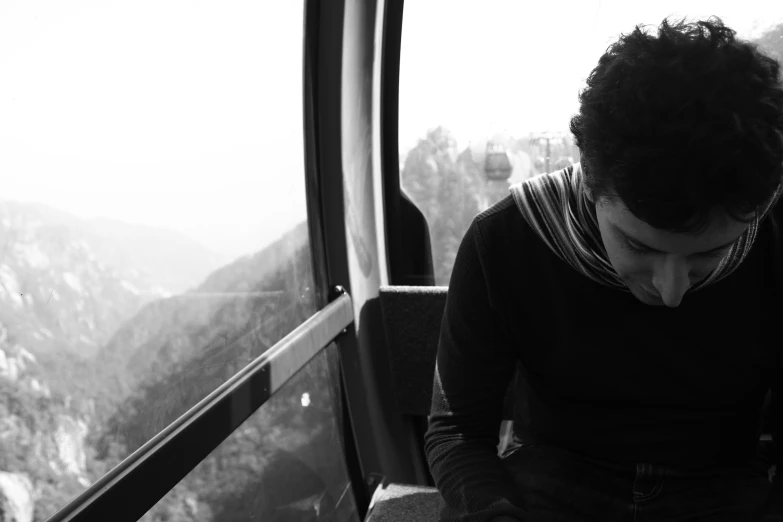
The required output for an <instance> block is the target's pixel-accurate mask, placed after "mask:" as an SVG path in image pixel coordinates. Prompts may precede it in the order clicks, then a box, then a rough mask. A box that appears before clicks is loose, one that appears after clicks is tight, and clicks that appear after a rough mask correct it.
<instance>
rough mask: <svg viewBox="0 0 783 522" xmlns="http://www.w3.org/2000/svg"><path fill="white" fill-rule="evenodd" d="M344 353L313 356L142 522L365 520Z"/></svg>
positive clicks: (333, 351) (333, 350) (331, 349)
mask: <svg viewBox="0 0 783 522" xmlns="http://www.w3.org/2000/svg"><path fill="white" fill-rule="evenodd" d="M336 351H337V346H336V345H334V344H332V345H331V346H330V347H328V348H327V349H326V350H324V351H323V352H321V353H319V354H318V355H317V356H316V357H315V358H313V359H312V360H311V361H310V362H309V363H308V364H307V366H305V367H304V368H302V369H301V370H300V371H299V372H298V373H297V374H296V375H294V376H293V377H292V378H291V380H290V381H288V383H286V385H285V386H284V387H283V388H282V389H280V390H279V391H277V392H276V393H275V395H273V396H272V398H271V399H269V400H268V401H267V402H266V403H265V404H264V405H263V406H262V407H261V408H259V409H258V411H256V412H255V413H254V414H253V415H252V416H251V417H250V418H248V419H247V420H246V421H245V422H244V423H243V424H242V425H241V426H240V427H239V428H237V429H236V430H235V431H234V433H232V434H231V436H229V438H228V439H226V440H225V441H224V442H223V443H222V444H221V445H220V446H218V447H217V448H216V449H215V450H214V451H213V452H212V453H211V454H210V455H209V456H208V457H207V458H206V459H204V460H203V461H201V463H200V464H199V465H198V466H196V468H195V469H194V470H193V471H191V472H190V473H189V474H188V475H187V476H186V477H185V478H184V479H183V480H182V481H180V483H179V484H177V486H175V487H174V488H173V489H172V490H171V491H170V492H169V493H168V494H167V495H166V496H165V497H163V498H162V499H161V500H160V501H159V502H158V503H157V504H156V505H155V506H154V507H153V508H152V509H150V510H149V511H148V512H147V513H146V514H145V515H144V517H142V518H141V519H140V522H162V521H168V522H192V521H194V520H197V521H200V522H203V521H235V522H239V521H242V520H270V521H274V520H279V521H285V520H312V521H314V522H315V521H325V520H329V521H334V522H359V518H358V515H357V510H356V503H355V501H354V498H353V493H352V491H351V488H350V486H351V483H350V480H349V478H348V472H347V470H346V467H345V463H344V460H343V450H342V445H341V444H342V442H341V441H342V436H341V423H340V421H339V418H340V415H341V405H340V388H339V384H338V383H339V374H338V370H339V368H338V362H337V357H336V355H337V353H336Z"/></svg>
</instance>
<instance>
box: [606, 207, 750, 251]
mask: <svg viewBox="0 0 783 522" xmlns="http://www.w3.org/2000/svg"><path fill="white" fill-rule="evenodd" d="M604 209H605V211H606V212H607V218H608V221H609V223H610V225H611V226H612V228H613V229H614V231H615V232H616V233H619V234H621V235H623V236H625V237H627V238H628V239H630V240H632V241H634V242H636V243H638V244H640V245H641V246H645V247H648V248H650V249H653V250H658V251H661V252H667V253H669V252H671V253H683V254H687V255H692V254H698V253H706V252H710V251H715V250H718V249H720V248H724V247H726V246H728V245H730V244H731V243H733V242H734V241H736V240H737V238H739V236H741V235H742V234H743V233H744V232H745V230H746V229H747V228H748V224H747V223H742V222H739V221H736V220H733V219H731V218H730V217H729V216H728V215H726V214H725V213H721V212H715V213H714V214H713V215H712V216H711V217H710V219H709V221H708V223H707V225H706V226H705V227H704V228H703V229H702V230H700V231H699V232H698V233H675V232H669V231H666V230H660V229H657V228H653V227H652V226H650V225H648V224H647V223H645V222H644V221H642V220H641V219H639V218H638V217H636V216H634V215H633V213H632V212H631V211H630V210H628V208H627V207H626V206H625V205H624V204H623V203H622V202H621V201H620V202H613V203H611V204H609V205H606V206H604Z"/></svg>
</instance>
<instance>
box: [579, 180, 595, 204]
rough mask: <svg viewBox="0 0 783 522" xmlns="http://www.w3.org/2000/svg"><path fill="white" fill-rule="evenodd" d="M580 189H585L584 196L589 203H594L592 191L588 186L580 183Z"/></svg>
mask: <svg viewBox="0 0 783 522" xmlns="http://www.w3.org/2000/svg"><path fill="white" fill-rule="evenodd" d="M582 190H584V191H585V197H586V198H587V199H588V200H590V202H591V203H595V199H593V191H592V190H590V187H588V186H587V185H586V184H585V185H582Z"/></svg>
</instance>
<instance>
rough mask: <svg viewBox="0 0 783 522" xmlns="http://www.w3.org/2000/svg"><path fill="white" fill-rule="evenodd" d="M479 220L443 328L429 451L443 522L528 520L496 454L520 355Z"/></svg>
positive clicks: (458, 263) (463, 248)
mask: <svg viewBox="0 0 783 522" xmlns="http://www.w3.org/2000/svg"><path fill="white" fill-rule="evenodd" d="M479 225H480V222H479V221H477V220H474V222H473V224H472V225H471V227H470V229H469V230H468V232H467V233H466V235H465V237H464V238H463V240H462V243H461V245H460V247H459V250H458V253H457V257H456V260H455V263H454V269H453V271H452V275H451V281H450V283H449V291H448V296H447V299H446V308H445V311H444V315H443V322H442V325H441V332H440V339H439V345H438V355H437V361H436V368H435V378H434V385H433V397H432V408H431V416H430V424H429V430H428V431H427V433H426V435H425V452H426V455H427V461H428V463H429V466H430V470H431V471H432V475H433V478H434V479H435V483H436V485H437V487H438V489H439V490H440V492H441V495H442V496H443V499H444V502H445V507H444V510H443V512H442V514H441V521H442V522H484V521H490V520H492V519H493V518H494V517H497V516H500V515H507V516H511V517H514V518H516V519H518V520H520V521H526V520H528V518H527V516H526V514H525V511H524V509H522V503H521V501H520V497H521V495H520V493H519V492H515V491H514V488H513V486H512V481H511V477H510V476H508V474H507V472H506V471H505V469H504V468H503V465H502V461H501V460H500V458H499V457H498V455H497V445H498V441H499V430H500V423H501V421H502V415H503V399H504V396H505V392H506V390H507V388H508V385H509V382H510V380H511V378H512V377H513V373H514V369H515V364H516V360H517V357H516V354H515V351H514V348H513V345H512V343H511V342H510V340H509V336H508V333H507V329H506V328H505V327H504V326H503V325H502V321H501V320H500V317H499V315H498V313H497V312H496V310H495V308H494V307H493V306H492V304H491V302H490V295H489V291H488V288H487V284H486V281H487V278H486V277H485V276H486V272H485V271H486V270H487V266H486V264H487V263H486V262H487V259H486V246H485V244H484V242H483V240H482V236H481V232H480V229H479Z"/></svg>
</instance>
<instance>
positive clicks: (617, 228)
mask: <svg viewBox="0 0 783 522" xmlns="http://www.w3.org/2000/svg"><path fill="white" fill-rule="evenodd" d="M611 225H612V228H613V229H614V231H615V232H616V233H617V234H619V235H621V236H623V237H624V238H625V239H626V240H628V241H631V242H633V243H634V244H635V245H637V246H639V247H641V248H644V249H647V250H649V251H651V252H658V253H660V254H666V252H663V251H662V250H658V249H657V248H653V247H651V246H649V245H645V244H644V243H643V242H641V241H639V240H638V239H636V238H635V237H633V236H632V235H631V234H629V233H628V232H626V231H625V230H623V229H622V228H620V226H619V225H616V224H614V223H611ZM736 242H737V240H736V239H734V240H732V241H729V242H728V243H724V244H723V245H720V246H717V247H715V248H713V249H710V250H706V251H704V252H695V253H694V255H704V254H712V253H713V252H718V251H719V250H723V249H725V248H729V247H730V246H732V245H733V244H734V243H736Z"/></svg>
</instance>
